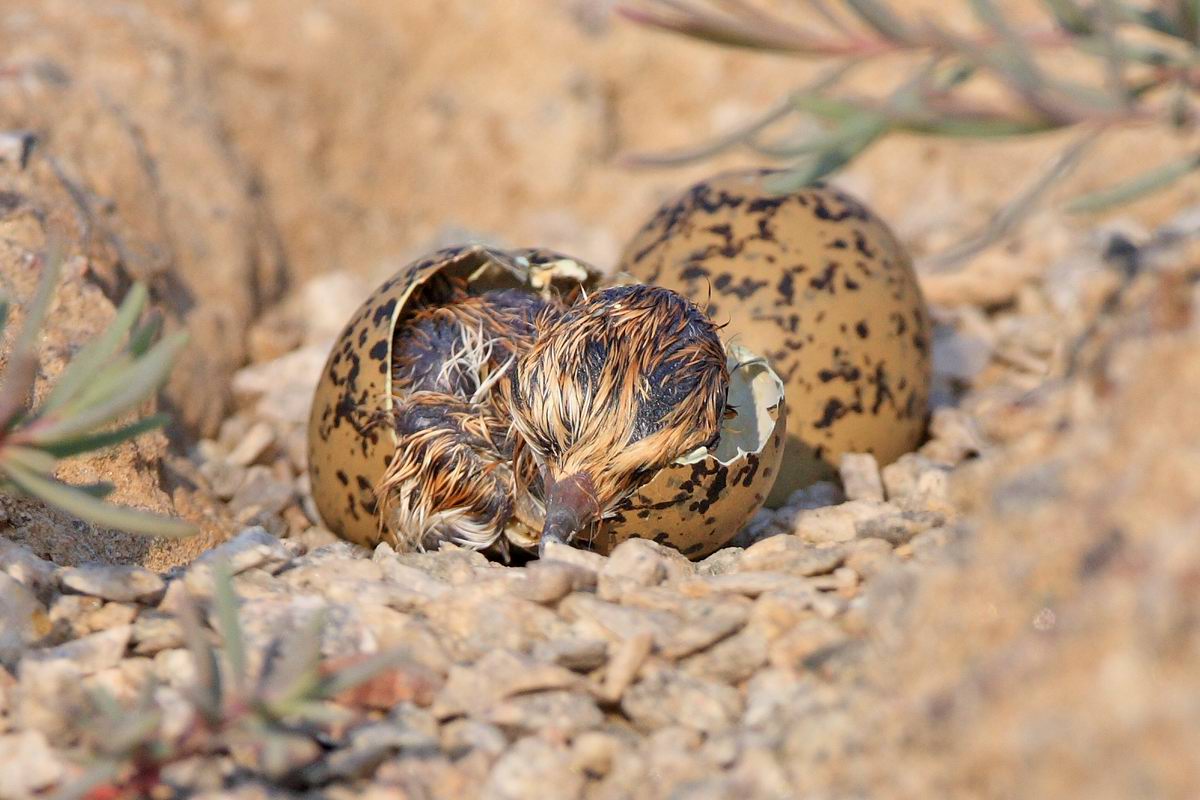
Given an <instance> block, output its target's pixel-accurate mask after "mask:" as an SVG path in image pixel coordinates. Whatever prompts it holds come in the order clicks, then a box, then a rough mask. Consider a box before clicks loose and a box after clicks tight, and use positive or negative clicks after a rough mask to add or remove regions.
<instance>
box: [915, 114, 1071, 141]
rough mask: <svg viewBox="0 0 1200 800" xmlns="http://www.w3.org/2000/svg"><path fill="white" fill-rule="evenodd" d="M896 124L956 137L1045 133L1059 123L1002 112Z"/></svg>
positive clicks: (922, 132)
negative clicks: (990, 115) (1017, 117)
mask: <svg viewBox="0 0 1200 800" xmlns="http://www.w3.org/2000/svg"><path fill="white" fill-rule="evenodd" d="M894 127H895V129H896V130H902V131H907V132H909V133H921V134H926V135H931V136H945V137H949V138H954V139H959V138H962V139H1007V138H1010V137H1012V136H1024V135H1028V134H1033V133H1044V132H1046V131H1048V130H1053V129H1054V128H1056V127H1059V126H1058V125H1057V124H1056V123H1053V122H1050V121H1048V120H1043V119H1016V118H1006V117H999V116H997V117H985V116H978V117H971V116H964V117H961V118H958V119H956V118H954V117H943V118H938V117H935V116H932V115H927V116H920V117H911V118H908V119H901V120H897V121H896V122H895V123H894Z"/></svg>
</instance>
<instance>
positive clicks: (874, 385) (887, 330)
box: [618, 170, 931, 506]
mask: <svg viewBox="0 0 1200 800" xmlns="http://www.w3.org/2000/svg"><path fill="white" fill-rule="evenodd" d="M776 174H778V172H777V171H773V170H743V171H736V172H728V173H724V174H721V175H718V176H716V177H714V178H712V179H710V180H707V181H703V182H700V183H697V184H695V185H694V186H692V187H690V188H689V189H687V190H686V191H684V192H683V193H682V194H680V195H679V196H678V197H676V198H674V199H672V200H670V201H668V202H667V203H666V204H664V205H663V206H662V207H661V208H660V209H659V210H658V212H657V213H656V214H655V215H654V216H653V218H652V219H651V220H650V221H649V222H648V223H646V225H645V226H644V227H643V228H642V229H641V230H640V231H639V232H638V233H637V234H636V235H635V236H634V237H633V240H632V241H631V242H630V243H629V245H628V246H627V247H626V248H625V251H624V253H623V255H622V258H621V262H620V264H619V266H618V272H620V273H625V274H627V275H629V276H631V277H632V278H633V279H635V280H638V281H641V282H644V283H652V284H657V285H660V286H665V287H667V288H670V289H674V290H675V291H677V292H679V293H681V294H683V295H684V296H686V297H688V298H690V299H691V300H693V301H694V302H696V303H698V304H700V305H701V306H702V307H707V310H708V313H709V315H710V316H711V317H712V318H713V319H714V320H716V321H717V322H718V323H720V322H728V327H726V328H725V329H724V331H723V334H724V335H725V336H726V337H727V338H729V339H730V340H731V341H732V342H735V343H738V344H741V345H744V346H746V347H747V348H749V349H751V350H753V351H754V352H757V353H760V354H763V355H765V356H766V357H767V358H768V359H769V361H770V363H771V366H772V367H774V369H775V371H776V372H777V373H778V375H779V376H780V378H781V379H782V380H783V383H784V386H785V391H786V397H787V414H788V419H787V430H788V438H787V443H786V449H785V453H784V455H783V462H782V465H781V467H780V475H779V477H778V479H777V480H776V482H775V485H774V488H773V490H772V492H771V495H770V497H769V498H768V501H767V503H768V505H771V506H778V505H781V504H782V503H783V502H784V501H786V500H787V498H788V496H789V495H790V494H791V493H792V492H794V491H795V490H796V489H799V488H803V487H804V486H807V485H809V484H811V483H813V482H815V481H817V480H821V479H825V478H829V477H832V476H834V475H836V473H837V464H838V460H839V458H840V457H841V455H842V454H843V453H848V452H867V453H872V454H873V455H874V456H875V457H876V459H877V460H878V461H879V463H880V465H884V464H888V463H890V462H892V461H894V460H895V459H897V458H899V457H900V456H901V455H903V454H904V453H906V452H909V451H910V450H912V449H914V448H915V447H916V446H917V445H918V444H919V443H920V441H921V438H922V436H923V434H924V430H925V423H926V417H927V404H928V396H929V384H930V372H931V363H930V331H931V328H930V320H929V312H928V309H927V307H926V304H925V300H924V298H923V296H922V294H921V289H920V286H919V284H918V281H917V277H916V273H915V271H914V270H913V266H912V260H911V258H910V257H909V255H908V253H907V252H906V251H905V249H904V247H903V246H902V245H901V244H900V242H899V241H898V240H897V239H896V237H895V235H894V234H893V233H892V231H891V230H890V229H889V228H888V226H887V225H886V224H885V223H884V222H883V221H882V220H880V219H879V218H878V217H877V216H876V215H875V214H873V213H872V212H871V211H870V210H869V209H868V208H867V207H866V206H865V205H863V204H862V203H861V202H859V201H858V200H856V199H854V198H853V197H851V196H850V195H848V194H846V193H845V192H843V191H841V190H839V189H835V188H833V187H830V186H824V185H816V186H812V187H807V188H804V189H799V190H796V191H791V192H788V193H784V194H777V193H773V192H772V191H770V189H769V187H768V185H767V184H768V183H769V182H770V180H771V178H772V176H774V175H776Z"/></svg>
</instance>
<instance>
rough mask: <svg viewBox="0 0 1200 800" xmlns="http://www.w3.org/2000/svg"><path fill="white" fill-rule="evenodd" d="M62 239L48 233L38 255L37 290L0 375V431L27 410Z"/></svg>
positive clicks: (52, 291) (58, 262)
mask: <svg viewBox="0 0 1200 800" xmlns="http://www.w3.org/2000/svg"><path fill="white" fill-rule="evenodd" d="M62 250H63V244H62V238H61V237H60V236H58V235H57V234H51V235H50V236H49V237H48V241H47V242H46V253H45V255H44V256H43V257H42V274H41V276H40V277H39V278H38V285H37V289H36V290H34V293H33V298H32V299H31V300H30V302H29V304H28V306H26V308H25V321H24V322H23V323H22V325H21V331H20V332H19V333H18V334H17V339H16V341H15V342H14V343H13V348H12V351H11V352H10V353H9V356H8V364H7V366H6V367H5V369H4V374H3V376H0V430H4V431H7V430H10V429H11V428H12V427H13V425H14V424H15V422H16V420H17V419H18V417H21V416H23V415H24V414H25V413H26V411H27V410H28V405H29V402H30V395H32V393H33V383H34V381H35V380H36V379H37V369H38V358H37V351H38V348H37V342H38V337H39V336H40V335H41V332H42V325H43V324H44V323H45V321H46V314H47V312H48V311H49V308H50V301H51V299H52V298H53V297H54V288H55V286H56V285H57V284H58V276H59V273H60V272H61V271H62V261H63V256H62Z"/></svg>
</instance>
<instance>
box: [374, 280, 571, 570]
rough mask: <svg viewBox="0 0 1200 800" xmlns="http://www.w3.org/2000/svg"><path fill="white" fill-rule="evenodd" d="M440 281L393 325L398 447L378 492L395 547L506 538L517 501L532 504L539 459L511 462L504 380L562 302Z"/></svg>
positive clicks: (483, 544)
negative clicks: (429, 299) (473, 291)
mask: <svg viewBox="0 0 1200 800" xmlns="http://www.w3.org/2000/svg"><path fill="white" fill-rule="evenodd" d="M442 290H443V291H441V292H439V296H437V297H436V298H435V299H434V300H433V303H432V304H431V305H429V306H428V307H425V308H423V309H421V310H419V311H418V312H416V313H415V314H414V315H413V316H412V317H410V318H409V319H407V320H404V321H403V323H402V324H401V325H400V326H398V328H397V333H396V336H395V340H394V342H393V347H392V352H393V364H392V366H393V373H392V377H393V380H392V384H393V389H394V391H395V394H396V397H395V404H394V409H393V412H392V420H391V424H392V426H393V428H394V430H395V433H396V449H395V452H394V454H393V456H392V460H391V462H390V463H389V465H388V468H387V471H386V472H385V474H384V476H383V478H382V480H381V481H380V483H379V485H378V486H377V487H375V493H376V496H377V497H378V498H379V499H380V509H381V514H380V520H381V524H385V523H386V524H387V525H388V527H389V528H390V529H391V530H392V531H394V532H395V535H396V538H397V545H398V546H400V547H402V548H406V549H412V548H418V549H420V548H424V547H427V546H435V545H436V543H437V542H439V541H451V542H454V543H456V544H458V545H461V546H463V547H470V548H474V549H484V548H487V547H489V546H491V545H493V544H495V543H496V542H497V541H498V540H500V539H501V536H502V534H503V533H504V529H505V526H506V525H507V523H508V522H509V520H510V519H511V517H512V516H513V513H514V508H516V509H525V508H530V507H534V508H536V504H535V503H534V502H533V501H532V500H531V499H530V498H528V497H526V496H525V494H526V493H527V489H526V488H525V487H528V486H530V485H531V484H532V483H533V482H534V481H535V480H536V467H535V466H534V465H533V463H532V461H530V460H529V459H528V458H520V457H517V458H516V460H515V462H514V450H515V448H514V439H513V433H512V429H511V426H510V423H509V421H508V420H509V413H508V410H507V401H506V399H505V395H504V394H502V393H500V392H499V391H498V386H499V384H501V383H503V382H505V381H507V380H509V374H510V372H511V367H512V365H513V364H514V362H515V359H516V355H517V354H518V353H519V352H522V351H524V350H526V349H528V347H529V346H530V345H531V344H532V341H533V337H534V333H535V326H536V324H537V323H538V321H539V320H541V319H542V318H543V317H546V318H548V317H549V316H550V315H553V314H556V313H558V312H559V310H560V307H559V306H558V305H557V304H555V303H553V302H549V301H545V300H542V299H540V298H538V297H536V296H533V295H530V294H527V293H524V292H516V291H506V290H499V291H491V292H485V293H484V294H482V295H478V296H476V295H468V294H467V293H466V292H465V291H461V290H460V289H458V287H455V286H453V285H448V286H446V287H442ZM514 469H516V470H518V471H520V472H521V473H522V480H520V481H517V480H516V476H514ZM518 495H520V496H518ZM535 524H536V523H535Z"/></svg>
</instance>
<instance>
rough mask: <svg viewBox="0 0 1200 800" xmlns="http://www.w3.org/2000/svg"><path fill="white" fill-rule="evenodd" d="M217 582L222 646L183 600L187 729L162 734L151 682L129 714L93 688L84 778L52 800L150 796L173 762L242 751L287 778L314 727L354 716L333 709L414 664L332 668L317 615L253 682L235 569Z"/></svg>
mask: <svg viewBox="0 0 1200 800" xmlns="http://www.w3.org/2000/svg"><path fill="white" fill-rule="evenodd" d="M212 581H213V583H212V586H213V596H212V600H211V602H212V614H211V618H212V619H213V621H214V623H215V625H214V627H215V629H216V633H218V634H219V636H220V641H221V644H220V645H219V646H218V645H215V644H214V643H213V641H212V638H211V631H209V629H208V628H207V627H206V626H205V624H204V622H203V621H202V620H201V614H200V610H199V608H198V605H197V601H196V600H195V599H194V598H192V597H190V596H185V602H184V603H183V604H182V606H181V608H180V611H179V613H178V615H177V617H178V620H179V623H180V625H181V627H182V629H183V638H184V641H185V644H186V646H187V649H188V651H189V654H190V655H191V657H192V661H193V663H194V665H195V675H196V678H195V682H194V684H193V685H192V686H191V687H189V690H188V691H187V692H185V699H186V700H187V703H188V706H189V708H188V712H189V717H188V720H187V723H186V725H185V726H184V727H183V729H182V730H181V731H180V732H178V733H176V734H173V735H164V733H163V731H162V723H163V715H162V711H161V710H160V707H159V705H158V704H157V703H156V701H155V691H156V689H157V688H158V684H156V682H155V681H154V680H151V681H148V682H147V683H146V684H145V685H144V686H143V687H142V690H141V692H140V693H139V696H138V699H137V700H136V701H135V703H134V704H133V706H132V708H126V707H123V706H122V705H121V704H120V703H118V702H117V701H116V700H115V699H114V698H113V697H112V696H111V695H109V694H107V693H105V692H104V691H103V690H94V691H93V692H92V695H91V699H92V702H93V705H94V706H95V711H96V715H95V716H94V717H92V718H90V719H89V720H88V724H87V734H86V735H85V736H84V739H83V746H82V758H83V760H82V766H83V771H82V773H81V774H80V775H79V776H78V777H77V778H76V779H75V780H73V781H72V782H70V783H68V784H65V785H63V786H61V787H60V788H59V790H58V791H57V792H56V793H55V794H54V797H55V800H116V799H117V798H126V797H128V798H134V797H148V796H151V793H152V792H153V791H154V790H155V789H156V788H157V787H159V786H160V785H161V784H162V782H163V771H164V770H165V769H167V768H168V767H169V766H171V765H172V764H177V763H179V762H181V761H184V760H186V759H190V758H194V757H205V756H214V755H220V754H224V753H229V752H231V751H232V750H233V749H235V748H242V749H248V750H250V751H252V752H253V754H254V758H255V763H256V764H257V766H258V769H259V770H260V771H261V772H263V773H264V774H266V775H268V776H273V777H284V776H285V775H286V774H287V773H288V772H289V770H290V769H293V768H295V765H294V764H289V759H288V756H287V753H288V749H289V745H290V744H291V743H292V742H293V741H294V740H295V739H296V738H297V737H299V738H308V739H312V725H313V723H317V722H321V721H328V720H329V719H330V718H331V715H337V716H336V717H334V719H335V721H336V719H338V718H342V717H345V718H347V719H348V718H351V717H352V716H353V712H352V711H351V710H350V709H343V708H342V706H340V705H339V706H330V705H329V704H328V702H327V701H329V700H331V699H334V698H339V697H344V696H345V693H346V692H348V691H349V690H351V689H354V688H355V687H358V686H361V685H363V684H364V683H367V682H369V681H371V680H373V679H375V678H376V677H377V676H379V675H381V673H384V672H386V671H387V670H388V669H391V668H393V667H395V666H396V665H397V664H399V663H401V662H402V661H404V660H405V658H406V657H407V654H406V653H404V652H403V651H400V650H391V651H383V652H379V653H374V654H371V655H368V656H364V657H363V658H361V659H359V660H357V661H355V662H353V663H351V664H349V665H343V666H338V667H336V668H330V667H329V663H328V662H323V661H322V658H321V633H322V630H323V628H324V626H325V623H326V620H325V617H324V615H323V614H321V613H317V614H314V615H313V616H312V618H311V619H310V620H309V621H308V623H307V624H306V625H305V626H304V627H303V628H302V629H301V630H299V631H297V632H296V633H294V634H293V635H291V636H290V637H288V638H287V639H286V640H284V641H281V642H279V643H278V647H276V648H273V651H274V652H276V653H277V654H278V655H277V657H275V658H273V659H271V660H270V661H269V663H268V664H267V666H266V667H265V668H264V669H263V670H262V672H261V675H260V677H259V678H258V679H257V680H254V681H252V675H251V670H250V667H249V664H248V660H247V650H246V641H245V634H244V631H243V629H242V626H241V623H240V622H239V618H238V603H239V600H238V597H237V595H236V592H235V590H234V586H233V577H232V572H231V570H230V568H229V565H228V563H224V562H219V563H216V564H214V565H213V571H212ZM222 664H224V665H225V667H226V668H225V669H223V668H222ZM343 711H344V713H339V712H343Z"/></svg>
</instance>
